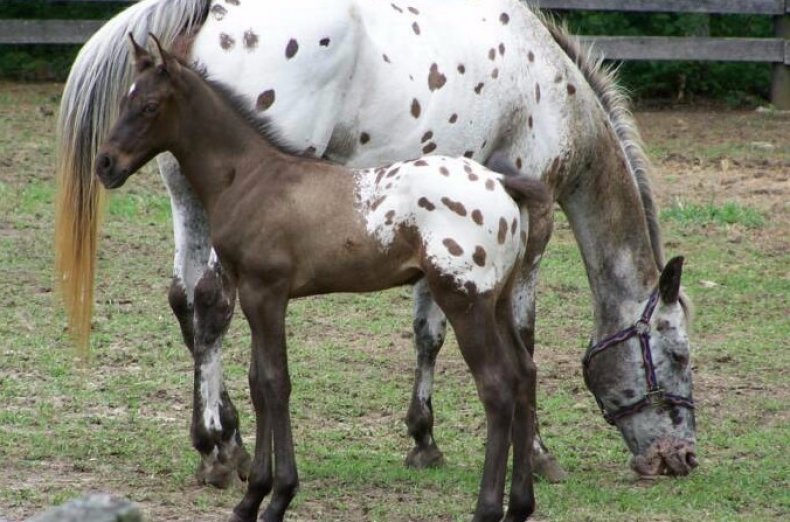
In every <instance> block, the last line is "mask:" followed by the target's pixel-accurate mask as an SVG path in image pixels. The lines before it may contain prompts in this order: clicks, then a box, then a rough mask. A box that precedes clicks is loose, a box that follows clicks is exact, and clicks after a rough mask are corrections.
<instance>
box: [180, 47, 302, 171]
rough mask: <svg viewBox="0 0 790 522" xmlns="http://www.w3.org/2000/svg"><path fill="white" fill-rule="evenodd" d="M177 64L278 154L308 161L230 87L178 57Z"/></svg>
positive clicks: (267, 119)
mask: <svg viewBox="0 0 790 522" xmlns="http://www.w3.org/2000/svg"><path fill="white" fill-rule="evenodd" d="M176 59H177V60H178V62H179V63H180V64H181V65H182V66H183V67H186V68H187V69H189V70H191V71H192V72H194V73H195V74H196V75H197V76H198V77H199V78H200V79H201V80H203V81H204V82H205V83H206V85H208V87H209V88H210V89H211V90H212V91H213V92H214V93H216V94H217V95H218V96H219V97H220V98H221V99H222V100H223V101H224V102H225V103H226V104H227V105H228V106H229V107H230V108H231V109H232V110H233V111H234V112H235V113H236V114H237V115H238V116H239V117H240V118H241V119H242V120H243V121H244V122H245V123H246V124H247V125H249V126H250V127H251V128H252V129H253V130H255V132H257V133H258V134H259V135H260V136H261V137H262V138H263V139H265V140H266V141H267V142H268V143H269V144H271V145H272V146H274V147H275V148H276V149H277V150H279V151H280V152H283V153H285V154H288V155H290V156H299V157H301V158H303V159H310V158H308V157H306V156H304V155H303V154H302V151H301V150H298V149H296V148H295V147H294V146H293V145H290V144H289V143H288V142H286V141H285V139H284V138H283V137H282V134H281V133H280V130H279V129H278V128H277V126H276V125H275V124H274V122H273V121H272V119H271V118H270V117H268V116H264V115H261V114H260V113H257V112H255V110H253V109H252V108H250V104H249V101H248V100H247V98H245V97H244V96H242V95H241V94H239V93H238V92H237V91H235V90H234V89H233V88H232V87H231V86H229V85H228V84H226V83H222V82H220V81H218V80H214V79H212V78H210V77H209V75H208V72H207V71H206V70H205V69H204V68H202V67H194V66H192V65H190V64H188V63H186V62H185V61H184V60H182V59H181V58H180V57H176Z"/></svg>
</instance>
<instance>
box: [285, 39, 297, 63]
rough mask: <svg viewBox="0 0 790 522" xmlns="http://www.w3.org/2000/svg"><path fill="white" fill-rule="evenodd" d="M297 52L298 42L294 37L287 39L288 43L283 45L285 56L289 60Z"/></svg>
mask: <svg viewBox="0 0 790 522" xmlns="http://www.w3.org/2000/svg"><path fill="white" fill-rule="evenodd" d="M297 52H299V42H297V41H296V39H295V38H291V39H290V40H288V45H286V46H285V58H286V59H288V60H290V59H291V58H293V57H294V56H296V53H297Z"/></svg>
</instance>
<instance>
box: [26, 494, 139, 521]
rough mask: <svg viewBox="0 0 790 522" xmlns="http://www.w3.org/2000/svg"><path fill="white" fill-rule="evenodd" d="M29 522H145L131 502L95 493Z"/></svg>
mask: <svg viewBox="0 0 790 522" xmlns="http://www.w3.org/2000/svg"><path fill="white" fill-rule="evenodd" d="M27 522H143V514H142V513H141V512H140V509H139V508H138V507H137V506H136V505H135V504H134V503H132V502H131V501H129V500H126V499H124V498H120V497H114V496H112V495H108V494H107V493H93V494H90V495H87V496H84V497H80V498H77V499H74V500H70V501H69V502H66V503H65V504H63V505H61V506H58V507H56V508H53V509H50V510H49V511H47V512H45V513H41V514H40V515H36V516H34V517H33V518H29V519H28V520H27Z"/></svg>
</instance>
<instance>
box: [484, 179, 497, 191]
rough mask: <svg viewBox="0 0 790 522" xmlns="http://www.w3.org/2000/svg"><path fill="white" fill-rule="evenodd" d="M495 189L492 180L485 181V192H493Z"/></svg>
mask: <svg viewBox="0 0 790 522" xmlns="http://www.w3.org/2000/svg"><path fill="white" fill-rule="evenodd" d="M495 188H496V183H495V182H494V180H493V179H487V180H486V190H494V189H495Z"/></svg>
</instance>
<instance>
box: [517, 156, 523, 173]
mask: <svg viewBox="0 0 790 522" xmlns="http://www.w3.org/2000/svg"><path fill="white" fill-rule="evenodd" d="M522 164H523V163H522V162H521V158H516V168H517V169H518V170H521V165H522Z"/></svg>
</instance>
